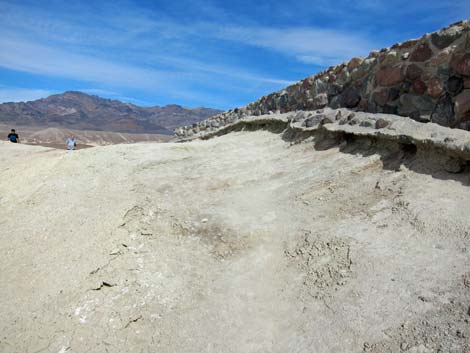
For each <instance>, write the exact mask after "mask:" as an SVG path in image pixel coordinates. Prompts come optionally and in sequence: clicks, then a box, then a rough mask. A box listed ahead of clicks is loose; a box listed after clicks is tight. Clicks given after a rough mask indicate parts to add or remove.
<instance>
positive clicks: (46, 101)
mask: <svg viewBox="0 0 470 353" xmlns="http://www.w3.org/2000/svg"><path fill="white" fill-rule="evenodd" d="M220 112H221V111H220V110H217V109H211V108H184V107H181V106H179V105H175V104H171V105H167V106H164V107H159V106H155V107H139V106H136V105H134V104H130V103H123V102H120V101H117V100H112V99H105V98H101V97H98V96H92V95H88V94H85V93H82V92H76V91H68V92H65V93H62V94H55V95H52V96H50V97H47V98H43V99H39V100H35V101H31V102H20V103H3V104H0V123H3V124H11V125H12V127H14V126H13V125H15V126H31V127H60V128H69V129H76V130H95V131H113V132H125V133H152V134H166V135H171V134H173V131H172V130H173V129H174V128H176V127H179V126H183V125H191V124H193V123H196V122H198V121H201V120H204V119H207V118H208V117H210V116H213V115H216V114H219V113H220Z"/></svg>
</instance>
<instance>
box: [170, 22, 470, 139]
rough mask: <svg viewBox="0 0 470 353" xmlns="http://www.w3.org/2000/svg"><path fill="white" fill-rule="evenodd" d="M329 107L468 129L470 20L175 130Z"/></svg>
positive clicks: (181, 132) (186, 132)
mask: <svg viewBox="0 0 470 353" xmlns="http://www.w3.org/2000/svg"><path fill="white" fill-rule="evenodd" d="M327 106H328V107H331V108H339V107H345V108H350V109H355V110H358V111H366V112H370V113H389V114H398V115H401V116H406V117H409V118H411V119H414V120H417V121H421V122H429V121H432V122H435V123H437V124H440V125H443V126H449V127H453V128H460V129H465V130H470V21H468V20H466V21H461V22H458V23H455V24H453V25H451V26H449V27H447V28H444V29H442V30H440V31H438V32H434V33H431V34H426V35H424V36H423V37H421V38H420V39H414V40H409V41H406V42H404V43H397V44H395V45H393V46H391V47H389V48H385V49H382V50H380V51H372V52H371V53H370V54H369V56H368V57H367V58H365V59H364V58H353V59H352V60H350V61H349V62H346V63H342V64H340V65H337V66H333V67H330V68H328V69H327V70H324V71H322V72H320V73H318V74H316V75H313V76H310V77H307V78H305V79H304V80H302V81H300V82H297V83H296V84H294V85H292V86H289V87H287V88H286V89H284V90H281V91H278V92H275V93H271V94H269V95H267V96H264V97H262V98H261V99H259V100H257V101H255V102H253V103H250V104H248V105H247V106H245V107H242V108H236V109H232V110H229V111H227V112H224V113H222V114H219V115H216V116H214V117H212V118H209V119H207V120H204V121H202V122H200V123H197V124H193V125H192V126H186V127H183V128H180V129H177V130H176V131H175V133H176V135H177V136H179V137H190V136H193V135H194V134H199V133H203V132H209V131H213V130H216V129H218V128H220V127H222V126H224V125H227V124H231V123H233V122H235V121H237V120H238V119H240V118H243V117H245V116H252V115H262V114H269V113H274V112H280V113H284V112H289V111H296V110H315V109H320V108H324V107H327Z"/></svg>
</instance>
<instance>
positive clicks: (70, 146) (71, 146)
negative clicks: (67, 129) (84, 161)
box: [65, 135, 77, 150]
mask: <svg viewBox="0 0 470 353" xmlns="http://www.w3.org/2000/svg"><path fill="white" fill-rule="evenodd" d="M65 144H66V145H67V149H68V150H74V149H75V147H77V139H76V138H75V136H73V135H72V136H71V137H69V138H68V139H67V140H66V141H65Z"/></svg>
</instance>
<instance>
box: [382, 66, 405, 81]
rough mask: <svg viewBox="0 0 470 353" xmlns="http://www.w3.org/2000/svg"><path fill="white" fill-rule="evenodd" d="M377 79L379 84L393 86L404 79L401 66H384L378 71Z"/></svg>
mask: <svg viewBox="0 0 470 353" xmlns="http://www.w3.org/2000/svg"><path fill="white" fill-rule="evenodd" d="M375 79H376V81H377V84H378V85H379V86H393V85H396V84H398V83H400V82H402V81H403V75H402V73H401V67H400V66H395V67H390V66H388V67H384V68H382V69H380V70H379V71H377V74H376V75H375Z"/></svg>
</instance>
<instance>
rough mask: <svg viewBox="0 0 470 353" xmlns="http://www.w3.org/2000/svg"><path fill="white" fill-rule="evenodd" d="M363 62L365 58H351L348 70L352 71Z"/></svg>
mask: <svg viewBox="0 0 470 353" xmlns="http://www.w3.org/2000/svg"><path fill="white" fill-rule="evenodd" d="M363 62H364V59H363V58H353V59H351V61H350V62H349V63H348V70H350V71H352V70H354V69H356V68H358V67H359V66H360V65H361V64H362V63H363Z"/></svg>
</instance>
